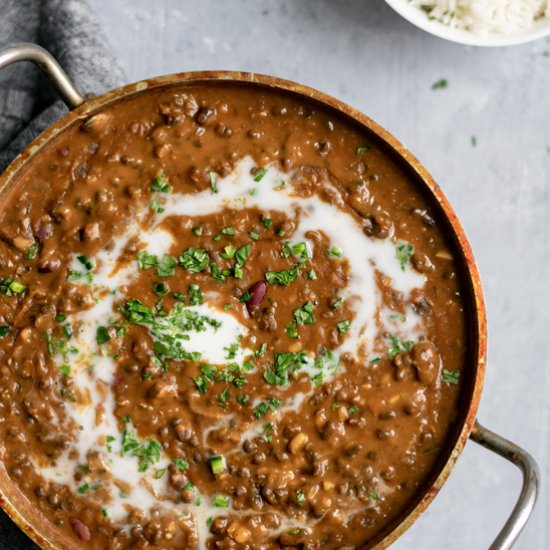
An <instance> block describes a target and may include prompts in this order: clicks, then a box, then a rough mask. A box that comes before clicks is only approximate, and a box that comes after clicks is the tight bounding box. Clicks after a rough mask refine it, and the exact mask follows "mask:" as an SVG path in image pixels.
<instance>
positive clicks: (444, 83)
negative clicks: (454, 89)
mask: <svg viewBox="0 0 550 550" xmlns="http://www.w3.org/2000/svg"><path fill="white" fill-rule="evenodd" d="M448 87H449V82H448V80H447V79H445V78H441V79H439V80H438V81H437V82H434V83H433V84H432V90H444V89H446V88H448Z"/></svg>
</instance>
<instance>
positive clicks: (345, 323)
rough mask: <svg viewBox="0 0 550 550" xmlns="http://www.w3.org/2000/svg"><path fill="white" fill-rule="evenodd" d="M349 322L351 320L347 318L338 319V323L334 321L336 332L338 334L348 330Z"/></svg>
mask: <svg viewBox="0 0 550 550" xmlns="http://www.w3.org/2000/svg"><path fill="white" fill-rule="evenodd" d="M350 324H351V321H350V320H349V319H345V320H344V321H340V322H339V323H336V327H337V328H338V332H339V333H340V334H345V333H346V332H347V331H348V330H349V326H350Z"/></svg>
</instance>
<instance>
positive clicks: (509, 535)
mask: <svg viewBox="0 0 550 550" xmlns="http://www.w3.org/2000/svg"><path fill="white" fill-rule="evenodd" d="M470 438H471V439H472V440H473V441H475V442H476V443H479V444H480V445H482V446H483V447H485V448H486V449H489V450H490V451H493V452H494V453H497V454H498V455H500V456H502V457H503V458H505V459H506V460H509V461H510V462H512V464H515V465H516V466H517V467H518V468H519V469H520V470H521V473H522V475H523V486H522V488H521V493H520V495H519V498H518V500H517V502H516V505H515V507H514V509H513V510H512V513H511V514H510V517H509V518H508V520H507V521H506V523H505V524H504V527H503V528H502V529H501V531H500V533H499V534H498V535H497V538H496V539H495V540H494V541H493V543H492V544H491V546H490V547H489V550H508V549H509V548H512V546H513V545H514V543H515V542H516V539H517V538H518V537H519V535H520V533H521V532H522V530H523V528H524V527H525V524H526V523H527V521H528V520H529V516H530V515H531V512H532V511H533V508H534V507H535V503H536V501H537V496H538V493H539V483H540V472H539V467H538V465H537V463H536V462H535V459H534V458H533V457H532V456H531V455H530V454H529V453H528V452H527V451H524V450H523V449H522V448H521V447H518V446H517V445H516V444H515V443H512V442H511V441H508V440H507V439H504V437H501V436H500V435H497V434H496V433H494V432H492V431H491V430H488V429H487V428H484V427H483V426H482V425H481V424H479V423H478V422H477V420H476V423H475V425H474V429H473V430H472V433H471V434H470Z"/></svg>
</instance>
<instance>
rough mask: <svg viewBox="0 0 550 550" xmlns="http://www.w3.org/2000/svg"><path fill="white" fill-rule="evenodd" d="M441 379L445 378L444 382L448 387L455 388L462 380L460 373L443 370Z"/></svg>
mask: <svg viewBox="0 0 550 550" xmlns="http://www.w3.org/2000/svg"><path fill="white" fill-rule="evenodd" d="M441 377H442V378H443V382H445V384H447V385H448V386H455V385H456V384H458V381H459V380H460V371H459V370H454V371H453V370H447V369H443V372H442V373H441Z"/></svg>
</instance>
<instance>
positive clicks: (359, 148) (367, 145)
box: [357, 143, 372, 155]
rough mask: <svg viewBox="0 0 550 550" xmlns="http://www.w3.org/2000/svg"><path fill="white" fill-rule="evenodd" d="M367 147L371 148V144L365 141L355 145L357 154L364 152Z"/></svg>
mask: <svg viewBox="0 0 550 550" xmlns="http://www.w3.org/2000/svg"><path fill="white" fill-rule="evenodd" d="M369 149H372V145H369V144H368V143H365V145H361V146H360V147H357V154H358V155H362V154H363V153H366V152H367V151H368V150H369Z"/></svg>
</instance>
